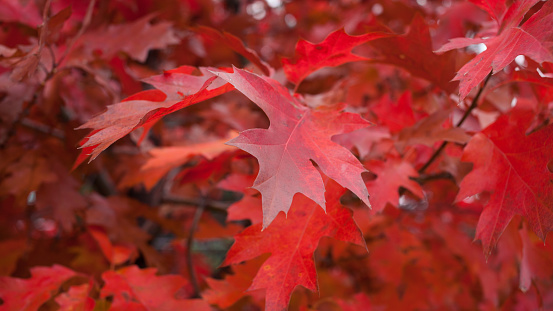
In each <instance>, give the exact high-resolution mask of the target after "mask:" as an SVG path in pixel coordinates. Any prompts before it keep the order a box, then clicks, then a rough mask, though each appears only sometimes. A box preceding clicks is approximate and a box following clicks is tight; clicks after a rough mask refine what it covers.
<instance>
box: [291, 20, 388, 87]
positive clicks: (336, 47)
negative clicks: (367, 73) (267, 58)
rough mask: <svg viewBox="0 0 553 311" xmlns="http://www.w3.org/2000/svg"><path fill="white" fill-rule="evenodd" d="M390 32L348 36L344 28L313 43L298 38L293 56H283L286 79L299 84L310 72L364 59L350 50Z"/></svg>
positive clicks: (386, 35)
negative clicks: (319, 41) (290, 57)
mask: <svg viewBox="0 0 553 311" xmlns="http://www.w3.org/2000/svg"><path fill="white" fill-rule="evenodd" d="M388 36H390V34H387V33H383V32H371V33H366V34H364V35H360V36H350V35H348V34H347V33H346V32H345V31H344V29H343V28H342V29H338V30H336V31H334V32H333V33H331V34H329V35H328V37H326V38H325V39H324V41H323V42H321V43H318V44H313V43H311V42H308V41H305V40H300V41H298V43H297V45H296V55H294V58H292V59H289V58H283V59H282V64H283V67H284V73H285V74H286V77H287V78H288V80H289V81H290V82H292V83H294V84H296V86H297V85H299V84H300V83H301V81H303V79H305V78H306V77H307V76H308V75H309V74H311V73H312V72H314V71H316V70H319V69H321V68H323V67H334V66H338V65H342V64H345V63H348V62H354V61H360V60H366V58H365V57H362V56H358V55H355V54H353V53H351V50H352V49H353V48H354V47H356V46H358V45H361V44H363V43H366V42H369V41H371V40H375V39H379V38H384V37H388Z"/></svg>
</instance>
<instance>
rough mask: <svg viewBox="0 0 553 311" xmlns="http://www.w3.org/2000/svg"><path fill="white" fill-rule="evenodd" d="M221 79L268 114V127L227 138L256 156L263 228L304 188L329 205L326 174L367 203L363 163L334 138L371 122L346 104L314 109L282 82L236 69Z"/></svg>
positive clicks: (257, 186)
mask: <svg viewBox="0 0 553 311" xmlns="http://www.w3.org/2000/svg"><path fill="white" fill-rule="evenodd" d="M216 74H217V75H218V76H219V77H221V78H222V79H224V80H226V81H228V82H229V83H231V84H232V85H234V87H235V88H236V89H237V90H239V91H240V92H242V93H243V94H244V95H246V96H247V97H248V98H249V99H250V100H252V101H253V102H254V103H256V104H257V105H258V106H259V107H260V108H261V109H263V111H264V112H265V113H266V114H267V116H268V117H269V120H271V124H270V126H269V128H268V129H251V130H246V131H243V132H241V133H240V136H238V137H237V138H235V139H233V140H231V141H230V142H228V144H230V145H233V146H236V147H238V148H240V149H242V150H244V151H246V152H248V153H250V154H252V155H253V156H255V157H256V158H257V160H258V161H259V166H260V169H259V174H258V175H257V178H256V180H255V182H254V185H253V188H255V189H257V190H258V191H259V192H261V196H262V201H263V227H264V228H265V227H267V226H268V225H269V224H270V223H271V221H273V219H275V217H276V216H277V215H278V213H279V212H280V211H284V212H285V213H286V212H288V209H289V208H290V205H291V204H292V198H293V197H294V194H296V193H298V192H300V193H302V194H304V195H305V196H307V197H308V198H310V199H312V200H313V201H315V202H316V203H317V204H319V205H320V206H321V207H323V208H324V206H325V198H324V185H323V180H322V178H321V175H320V173H319V171H318V170H317V169H316V168H315V166H314V165H313V163H312V162H311V161H314V162H315V163H316V164H317V165H318V166H319V168H320V169H321V170H322V172H323V173H324V174H325V175H327V176H328V177H330V178H332V179H334V180H335V181H337V182H338V183H339V184H340V185H342V186H344V187H346V188H348V189H350V190H351V191H352V192H353V193H355V194H356V195H357V196H358V197H359V198H360V199H361V200H362V201H363V202H364V203H365V204H367V206H370V203H369V200H368V192H367V188H366V187H365V184H364V183H363V180H362V178H361V173H363V172H365V171H366V170H365V169H364V168H363V165H361V163H359V161H358V160H357V159H356V158H355V156H353V154H351V152H349V151H348V150H347V149H345V148H344V147H342V146H340V145H338V144H337V143H335V142H333V141H331V140H330V138H331V137H332V136H333V135H336V134H341V133H347V132H351V131H354V130H356V129H360V128H363V127H366V126H367V125H369V122H368V121H366V120H364V119H362V118H361V117H360V116H359V115H357V114H353V113H347V112H341V111H340V110H341V108H342V107H338V108H339V109H336V108H322V107H321V108H320V109H315V110H311V109H309V108H307V107H305V106H303V105H302V104H301V103H300V102H299V101H298V100H297V99H296V98H294V97H292V96H291V95H290V94H289V92H288V90H287V89H286V88H284V87H283V86H281V85H280V84H278V82H276V81H274V80H272V79H270V78H266V77H260V76H258V75H256V74H253V73H249V72H247V71H244V70H240V69H237V68H234V72H233V73H226V72H216Z"/></svg>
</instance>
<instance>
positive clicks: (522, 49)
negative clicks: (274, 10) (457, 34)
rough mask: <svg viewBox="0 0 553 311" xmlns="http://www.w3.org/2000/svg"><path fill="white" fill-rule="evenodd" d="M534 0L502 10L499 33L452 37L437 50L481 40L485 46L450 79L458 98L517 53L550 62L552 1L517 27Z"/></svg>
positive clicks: (504, 64) (520, 2)
mask: <svg viewBox="0 0 553 311" xmlns="http://www.w3.org/2000/svg"><path fill="white" fill-rule="evenodd" d="M537 2H538V0H523V1H517V2H515V3H513V4H512V5H511V6H510V7H509V10H508V11H507V12H506V13H505V15H504V17H503V20H502V24H501V27H500V30H499V33H498V34H497V35H496V36H492V37H489V38H474V39H471V38H456V39H452V40H450V41H449V42H448V43H446V44H445V45H444V46H442V47H441V48H440V49H439V50H437V51H436V52H437V53H441V52H445V51H449V50H452V49H458V48H464V47H466V46H469V45H471V44H479V43H484V44H485V45H486V47H487V49H486V50H485V51H484V52H482V53H480V54H479V55H478V56H476V57H475V58H473V59H472V60H471V61H470V62H468V63H466V64H465V65H464V66H463V67H462V68H461V69H460V70H459V71H458V72H457V75H456V76H455V77H454V78H453V80H459V81H460V85H459V93H460V97H461V100H462V99H464V98H465V97H466V96H467V95H468V94H469V92H470V91H471V90H472V89H473V88H475V87H476V86H478V84H479V83H480V82H482V81H483V80H484V78H486V76H487V75H488V74H489V73H490V72H491V73H492V74H496V73H497V72H499V71H501V70H502V69H503V68H505V66H507V65H509V64H510V63H511V62H512V61H513V60H514V59H515V57H517V56H518V55H526V56H528V57H530V58H531V59H533V60H535V61H536V62H538V63H540V64H541V63H543V62H553V53H552V52H551V45H552V43H553V30H552V29H553V3H552V2H551V1H546V2H545V3H544V5H543V6H542V8H541V9H540V10H539V11H538V12H537V13H536V14H534V15H532V16H531V17H530V18H529V19H528V20H527V21H526V22H525V23H524V24H523V25H522V26H520V27H518V25H519V24H520V22H521V21H522V20H523V18H524V14H525V13H526V12H528V10H529V9H530V8H532V6H534V4H536V3H537Z"/></svg>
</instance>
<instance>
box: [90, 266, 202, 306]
mask: <svg viewBox="0 0 553 311" xmlns="http://www.w3.org/2000/svg"><path fill="white" fill-rule="evenodd" d="M102 279H103V280H104V282H105V285H104V287H103V288H102V290H101V292H100V297H102V298H105V297H108V296H113V303H112V304H111V308H110V310H144V311H146V310H211V308H210V307H209V305H208V304H207V303H206V302H204V301H202V300H193V299H188V300H185V299H177V298H175V294H177V292H179V290H181V289H182V287H183V286H185V285H186V284H187V281H186V280H185V279H184V278H183V277H182V276H180V275H164V276H156V269H155V268H148V269H142V270H140V269H139V268H138V267H137V266H129V267H125V268H123V269H119V270H117V271H106V272H104V273H103V274H102Z"/></svg>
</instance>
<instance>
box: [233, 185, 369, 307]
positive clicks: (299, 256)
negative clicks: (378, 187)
mask: <svg viewBox="0 0 553 311" xmlns="http://www.w3.org/2000/svg"><path fill="white" fill-rule="evenodd" d="M326 187H327V192H326V200H327V202H328V205H327V211H326V213H325V212H324V211H323V210H321V209H320V208H319V207H318V206H317V204H316V203H314V202H313V201H311V200H309V199H308V198H307V197H305V196H303V195H297V196H295V197H294V201H293V204H292V207H291V209H290V212H289V213H288V216H287V217H286V218H285V217H284V215H282V214H281V215H279V216H278V217H277V218H276V219H275V220H274V221H273V223H272V224H271V226H269V227H268V228H267V229H265V230H263V231H262V225H261V224H257V225H253V226H250V227H248V228H246V229H245V230H244V231H243V232H242V233H240V234H239V235H237V236H236V237H235V239H236V241H235V243H234V244H233V245H232V247H231V249H230V250H229V252H228V254H227V258H226V259H225V262H224V263H223V265H229V264H237V263H240V262H242V261H244V260H250V259H252V258H255V257H258V256H260V255H262V254H265V253H271V256H270V257H269V259H267V261H265V263H263V266H262V267H261V269H259V271H258V272H257V275H256V277H255V279H254V280H253V283H252V286H251V287H250V288H249V289H250V290H255V289H266V297H267V298H266V310H284V309H285V308H286V306H287V305H288V301H289V300H290V295H291V294H292V291H293V290H294V288H296V286H297V285H302V286H304V287H306V288H308V289H310V290H312V291H315V290H318V286H317V275H316V271H315V265H314V262H313V252H314V251H315V249H316V248H317V245H318V243H319V240H320V239H321V238H322V237H324V236H329V237H332V238H335V239H337V240H341V241H346V242H351V243H355V244H357V245H361V246H364V245H365V243H364V240H363V236H362V235H361V231H360V230H359V228H358V227H357V225H356V224H355V221H354V220H353V219H352V217H351V215H352V213H351V211H350V210H348V209H346V208H344V207H342V206H341V205H340V202H339V200H340V197H341V196H342V194H343V193H344V191H345V190H344V189H343V188H342V189H341V187H340V186H338V185H337V184H336V183H335V182H334V181H332V180H328V179H327V183H326Z"/></svg>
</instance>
